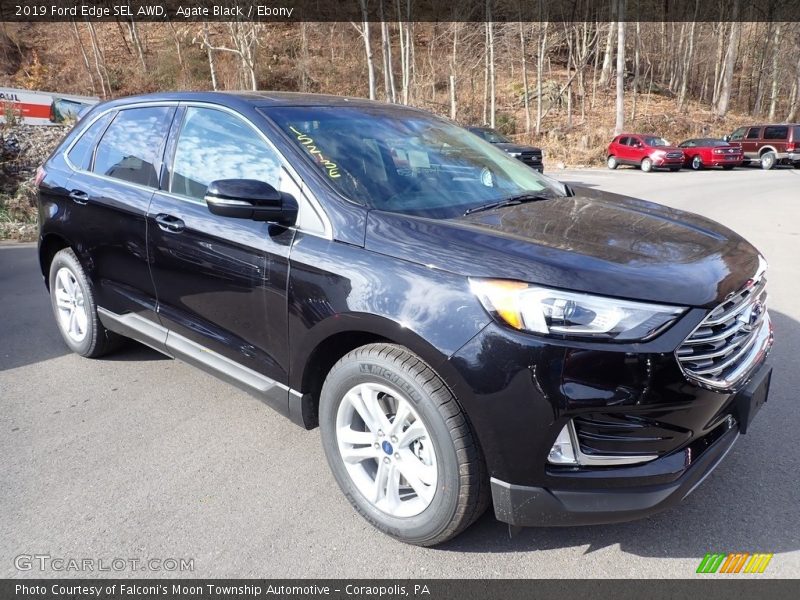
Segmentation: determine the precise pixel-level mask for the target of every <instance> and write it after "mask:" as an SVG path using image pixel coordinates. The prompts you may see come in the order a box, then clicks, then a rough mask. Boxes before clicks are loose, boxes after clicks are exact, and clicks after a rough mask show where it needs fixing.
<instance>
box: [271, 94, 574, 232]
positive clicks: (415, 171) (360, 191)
mask: <svg viewBox="0 0 800 600" xmlns="http://www.w3.org/2000/svg"><path fill="white" fill-rule="evenodd" d="M262 110H263V112H264V114H265V115H266V116H267V117H269V118H271V119H272V120H273V121H274V122H275V123H276V124H277V125H278V127H280V128H281V129H282V130H283V132H284V133H285V134H286V135H287V136H288V137H289V139H291V140H292V141H293V142H294V143H295V145H296V146H297V147H298V148H299V149H300V151H301V152H303V153H304V154H305V155H306V157H307V158H308V159H309V160H310V161H311V162H312V163H313V164H314V165H315V166H316V168H317V169H318V170H319V171H320V172H321V173H322V175H323V176H324V177H325V178H326V179H327V180H328V181H329V182H330V184H331V185H332V186H333V187H334V188H336V189H337V190H338V191H339V192H340V193H341V194H343V195H344V196H346V197H348V198H350V199H351V200H353V201H356V202H358V203H360V204H363V205H365V206H367V207H369V208H375V209H380V210H387V211H392V212H399V213H403V214H413V215H420V216H427V217H433V218H450V217H455V216H460V215H462V214H463V213H464V212H465V211H466V210H468V209H470V208H474V207H477V206H482V205H485V204H488V203H491V202H497V201H502V200H505V199H508V198H509V197H514V196H517V195H522V194H536V193H540V194H556V195H563V191H561V190H559V189H558V188H557V187H556V185H555V184H554V183H551V182H550V181H548V180H547V179H546V178H544V177H542V176H540V175H539V174H538V172H536V171H534V170H533V169H531V168H530V167H527V166H526V165H525V164H523V163H522V162H520V161H518V160H515V159H514V158H511V157H509V156H508V155H507V154H506V153H505V152H503V151H502V150H500V149H498V148H496V147H495V146H492V145H491V144H489V143H487V142H486V141H484V140H482V139H480V138H479V137H477V136H475V135H473V134H472V133H470V132H469V131H467V130H465V129H462V128H461V127H458V126H457V125H454V124H452V123H450V122H449V121H445V120H444V119H440V118H438V117H435V116H433V115H428V114H425V113H419V112H416V111H402V112H401V111H399V110H397V109H386V108H382V107H310V106H295V107H270V108H269V109H267V108H265V109H262Z"/></svg>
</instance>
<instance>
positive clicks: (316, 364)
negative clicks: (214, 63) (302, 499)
mask: <svg viewBox="0 0 800 600" xmlns="http://www.w3.org/2000/svg"><path fill="white" fill-rule="evenodd" d="M37 181H38V186H39V218H40V223H41V232H40V233H41V235H40V239H39V256H40V260H41V269H42V273H43V275H44V277H45V281H46V284H47V287H48V289H49V291H50V297H51V300H52V307H53V311H54V313H55V317H56V321H57V323H58V327H59V329H60V331H61V334H62V336H63V338H64V340H65V342H66V344H67V345H68V346H69V347H70V348H71V349H72V350H74V351H75V352H77V353H78V354H80V355H82V356H86V357H99V356H102V355H103V354H105V353H107V352H109V351H111V350H112V349H114V348H115V347H116V346H117V344H118V343H119V341H120V339H121V338H122V337H129V338H134V339H136V340H139V341H141V342H143V343H145V344H148V345H149V346H152V347H153V348H155V349H157V350H159V351H161V352H163V353H165V354H167V355H170V356H173V357H176V358H180V359H183V360H185V361H187V362H189V363H191V364H193V365H196V366H198V367H200V368H202V369H205V370H207V371H210V372H211V373H214V374H216V375H217V376H219V377H221V378H224V379H226V380H227V381H230V382H231V383H233V384H235V385H238V386H239V387H241V388H242V389H245V390H247V391H249V392H251V393H252V394H254V395H255V396H256V397H258V398H260V399H261V400H263V401H264V402H265V403H267V404H268V405H270V406H272V407H273V408H275V409H276V410H278V411H279V412H280V413H282V414H284V415H286V416H287V417H288V418H289V419H291V420H292V421H294V422H295V423H297V424H299V425H301V426H303V427H308V428H311V427H315V426H317V425H319V426H320V428H321V434H322V436H321V437H322V443H323V446H324V450H325V453H326V456H327V459H328V462H329V464H330V467H331V469H332V471H333V474H334V476H335V478H336V480H337V482H338V484H339V486H341V489H342V491H343V492H344V494H345V495H346V496H347V498H348V500H349V501H350V502H351V503H352V504H353V505H354V507H355V508H356V509H357V510H358V511H359V512H360V513H361V514H362V515H363V516H364V517H365V518H366V519H367V520H368V521H369V522H370V523H371V524H372V525H374V526H375V527H377V528H378V529H380V530H382V531H384V532H386V533H388V534H389V535H392V536H394V537H396V538H398V539H401V540H403V541H406V542H410V543H414V544H420V545H432V544H436V543H439V542H442V541H444V540H447V539H449V538H451V537H453V536H454V535H456V534H458V533H459V532H460V531H462V530H463V529H464V528H466V527H467V526H468V525H469V524H470V523H472V522H473V521H474V520H475V519H476V518H477V517H478V516H479V515H480V514H481V513H482V512H483V510H484V509H485V508H486V507H487V506H488V504H489V502H490V499H491V500H493V502H494V511H495V514H496V515H497V517H498V518H499V519H500V520H502V521H505V522H508V523H511V524H514V525H573V524H589V523H609V522H615V521H625V520H629V519H634V518H638V517H643V516H646V515H649V514H651V513H653V512H655V511H658V510H661V509H664V508H667V507H670V506H673V505H675V504H677V503H678V502H679V501H680V500H681V499H682V498H684V497H685V496H686V495H687V494H688V493H689V492H691V491H692V490H694V489H695V487H696V486H697V485H698V484H699V483H700V482H701V481H702V480H703V478H704V477H705V476H706V475H707V474H708V473H709V472H710V471H711V470H712V469H713V468H714V467H715V466H716V465H717V464H718V463H719V461H720V460H722V458H723V457H724V456H725V454H726V453H727V452H728V451H729V450H730V448H731V446H732V444H733V443H734V441H735V440H736V439H737V437H738V436H739V434H740V433H744V432H746V431H747V430H748V428H749V427H750V423H751V420H752V419H753V416H754V414H755V413H756V411H757V410H758V409H759V407H760V406H761V405H762V404H763V402H764V401H765V400H766V398H767V393H768V388H769V382H770V376H771V368H770V366H769V365H768V364H767V363H766V360H765V359H766V355H767V353H768V351H769V350H770V347H771V345H772V338H773V334H772V326H771V324H770V319H769V316H768V315H767V310H766V304H765V303H766V291H765V290H766V278H765V270H766V265H765V262H764V259H763V258H762V257H761V255H760V254H759V253H758V251H757V250H756V249H755V248H753V247H752V246H751V245H750V244H749V243H747V242H746V241H745V240H744V239H742V238H741V237H740V236H738V235H737V234H735V233H734V232H732V231H730V230H729V229H726V228H725V227H723V226H721V225H719V224H717V223H715V222H713V221H710V220H708V219H705V218H703V217H700V216H697V215H692V214H688V213H684V212H681V211H677V210H672V209H669V208H665V207H663V206H659V205H656V204H652V203H650V202H645V201H642V200H636V199H633V198H627V197H623V196H617V195H613V194H607V193H603V192H600V191H597V190H591V189H576V190H572V189H570V188H568V187H566V186H564V185H562V184H559V183H558V182H555V181H554V180H551V179H549V178H546V177H544V176H542V175H539V174H538V173H537V172H535V171H534V170H532V169H529V168H527V167H525V166H524V165H522V164H520V163H519V161H516V160H513V159H511V158H510V157H509V156H508V155H507V154H506V153H504V152H502V151H500V150H499V149H497V148H493V147H492V146H491V145H489V144H486V143H484V142H483V141H481V140H479V139H478V138H477V137H475V136H474V135H472V134H471V133H469V132H467V131H465V130H464V129H462V128H460V127H457V126H455V125H453V124H451V123H450V122H448V121H446V120H442V119H439V118H438V117H435V116H433V115H430V114H429V113H426V112H423V111H419V110H415V109H411V108H408V107H400V106H395V105H387V104H383V103H375V102H368V101H363V100H356V99H342V98H339V97H329V96H315V95H301V94H287V93H241V94H222V93H173V94H157V95H148V96H139V97H134V98H126V99H120V100H114V101H111V102H107V103H104V104H102V105H99V106H97V107H95V108H93V109H92V110H91V111H90V112H89V113H88V114H87V115H86V116H85V117H84V118H83V119H81V121H80V122H79V123H78V125H77V126H76V127H75V128H74V129H73V130H72V132H71V133H70V134H69V135H68V136H67V137H66V139H65V140H64V141H63V143H62V144H61V145H60V146H59V147H58V149H57V150H56V151H55V152H54V153H53V155H52V156H51V157H50V158H49V159H48V160H47V162H46V163H45V164H44V166H43V168H42V170H41V171H40V172H39V175H38V177H37ZM131 402H132V403H135V396H133V395H131ZM236 442H237V440H232V441H231V443H236ZM264 477H265V478H266V479H268V480H269V479H274V475H271V474H270V473H265V474H264ZM271 485H287V483H286V482H281V481H271ZM324 503H325V499H324V498H321V499H320V504H321V508H320V510H324ZM255 518H257V515H255Z"/></svg>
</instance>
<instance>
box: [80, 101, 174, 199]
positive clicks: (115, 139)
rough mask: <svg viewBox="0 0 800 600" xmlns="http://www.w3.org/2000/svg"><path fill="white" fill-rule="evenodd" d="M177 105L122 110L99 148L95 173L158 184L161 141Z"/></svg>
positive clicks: (96, 155)
mask: <svg viewBox="0 0 800 600" xmlns="http://www.w3.org/2000/svg"><path fill="white" fill-rule="evenodd" d="M173 111H174V109H173V108H172V107H169V106H153V107H146V108H129V109H125V110H121V111H119V113H117V116H116V117H115V118H114V121H113V122H112V123H111V125H109V126H108V129H106V132H105V133H104V134H103V138H102V139H101V140H100V143H99V144H98V145H97V151H96V152H95V159H94V168H93V169H92V170H93V171H94V172H95V173H98V174H100V175H107V176H108V177H114V178H115V179H121V180H122V181H128V182H130V183H136V184H138V185H144V186H147V187H152V188H155V187H157V186H158V168H159V166H160V164H161V145H162V143H163V141H164V137H165V136H166V134H167V129H168V128H169V124H170V120H171V118H172V113H173Z"/></svg>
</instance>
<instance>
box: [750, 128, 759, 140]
mask: <svg viewBox="0 0 800 600" xmlns="http://www.w3.org/2000/svg"><path fill="white" fill-rule="evenodd" d="M760 133H761V128H760V127H753V128H752V129H750V131H748V132H747V139H748V140H757V139H758V135H759V134H760Z"/></svg>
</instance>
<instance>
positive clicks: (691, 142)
mask: <svg viewBox="0 0 800 600" xmlns="http://www.w3.org/2000/svg"><path fill="white" fill-rule="evenodd" d="M695 146H696V144H695V143H694V140H686V141H685V142H682V143H681V144H680V146H679V147H680V148H694V147H695Z"/></svg>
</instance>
